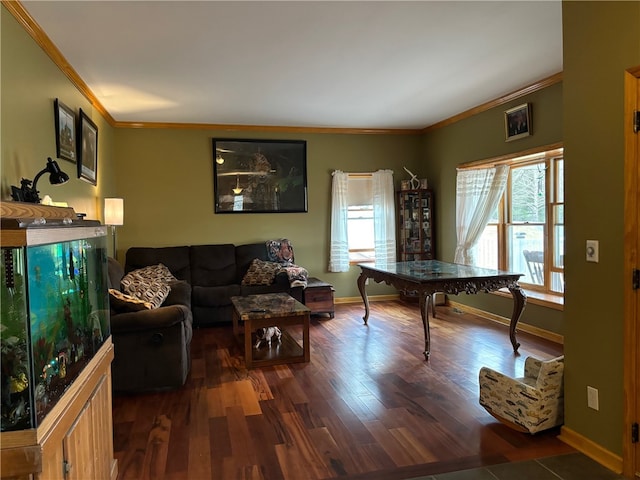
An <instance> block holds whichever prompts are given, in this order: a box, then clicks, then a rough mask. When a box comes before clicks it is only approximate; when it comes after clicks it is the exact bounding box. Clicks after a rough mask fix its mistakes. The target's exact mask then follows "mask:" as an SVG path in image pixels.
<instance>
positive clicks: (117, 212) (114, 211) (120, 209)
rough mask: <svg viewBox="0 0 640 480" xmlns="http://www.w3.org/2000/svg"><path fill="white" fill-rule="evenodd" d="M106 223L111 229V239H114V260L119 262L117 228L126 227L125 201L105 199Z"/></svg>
mask: <svg viewBox="0 0 640 480" xmlns="http://www.w3.org/2000/svg"><path fill="white" fill-rule="evenodd" d="M104 223H105V225H109V226H110V227H111V237H112V238H113V258H115V259H116V260H117V258H118V254H117V252H116V226H120V225H124V199H122V198H105V199H104Z"/></svg>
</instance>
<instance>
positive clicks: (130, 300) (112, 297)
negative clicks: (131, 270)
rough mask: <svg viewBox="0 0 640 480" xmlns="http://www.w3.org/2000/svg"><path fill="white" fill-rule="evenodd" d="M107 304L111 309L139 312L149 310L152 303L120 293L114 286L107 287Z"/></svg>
mask: <svg viewBox="0 0 640 480" xmlns="http://www.w3.org/2000/svg"><path fill="white" fill-rule="evenodd" d="M109 304H110V305H111V308H112V309H113V310H115V311H116V312H121V313H122V312H139V311H140V310H149V309H151V308H152V305H151V304H150V303H149V302H144V301H142V300H139V299H137V298H136V297H132V296H131V295H127V294H126V293H122V292H121V291H120V290H116V289H115V288H110V289H109Z"/></svg>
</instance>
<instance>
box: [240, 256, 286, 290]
mask: <svg viewBox="0 0 640 480" xmlns="http://www.w3.org/2000/svg"><path fill="white" fill-rule="evenodd" d="M281 268H282V267H281V266H280V264H278V263H273V262H265V261H263V260H260V259H259V258H254V259H253V261H252V262H251V265H250V266H249V270H247V273H245V275H244V277H243V278H242V285H271V284H272V283H273V281H274V280H275V278H276V275H277V274H278V272H279V271H280V269H281Z"/></svg>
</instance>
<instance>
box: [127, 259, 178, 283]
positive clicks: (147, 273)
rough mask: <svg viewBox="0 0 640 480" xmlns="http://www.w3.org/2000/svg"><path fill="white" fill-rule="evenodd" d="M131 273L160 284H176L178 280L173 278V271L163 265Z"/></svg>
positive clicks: (151, 266) (150, 266)
mask: <svg viewBox="0 0 640 480" xmlns="http://www.w3.org/2000/svg"><path fill="white" fill-rule="evenodd" d="M131 273H135V274H136V275H137V276H139V277H141V278H143V279H145V280H156V281H158V282H164V283H169V282H175V281H176V280H178V279H177V278H176V277H174V276H173V274H172V273H171V270H169V267H167V266H166V265H164V264H163V263H159V264H157V265H149V266H148V267H143V268H139V269H138V270H134V271H133V272H131Z"/></svg>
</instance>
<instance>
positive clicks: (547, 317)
mask: <svg viewBox="0 0 640 480" xmlns="http://www.w3.org/2000/svg"><path fill="white" fill-rule="evenodd" d="M525 102H529V103H531V115H532V116H531V121H532V128H531V131H532V135H531V136H529V137H525V138H522V139H519V140H514V141H511V142H506V141H505V133H504V111H505V110H508V109H509V108H511V107H514V106H516V105H520V104H522V103H525ZM460 139H463V140H462V141H461V140H460ZM561 141H562V83H557V84H555V85H552V86H550V87H547V88H545V89H543V90H540V91H537V92H535V93H533V94H530V95H527V96H525V97H521V98H518V99H517V100H514V101H511V102H509V103H506V104H504V105H501V106H500V107H496V108H492V109H490V110H488V111H486V112H483V113H480V114H477V115H474V116H473V117H470V118H466V119H464V120H461V121H458V122H456V123H454V124H452V125H449V126H447V127H445V128H439V129H435V130H433V131H430V132H428V133H426V134H425V136H424V146H423V151H424V154H423V155H424V164H423V167H422V169H423V172H422V173H423V174H425V175H426V176H427V178H428V179H429V185H431V186H432V187H433V189H434V190H435V192H436V219H437V220H436V225H437V231H436V238H437V241H436V251H437V254H436V256H437V258H439V259H441V260H444V261H448V262H453V258H454V255H455V250H456V167H457V166H458V165H460V164H462V163H467V162H472V161H475V160H483V159H489V158H495V157H499V156H501V155H506V154H509V153H516V152H521V151H525V150H530V149H532V148H535V147H540V146H544V145H550V144H553V143H557V142H561ZM452 300H454V301H456V302H460V303H464V304H467V305H470V306H472V307H474V308H478V309H481V310H485V311H489V312H494V313H496V314H498V315H501V316H502V317H506V318H510V317H511V313H512V310H513V300H512V299H511V297H501V296H497V295H465V294H461V295H458V296H456V297H453V298H452ZM521 321H522V322H523V323H527V324H530V325H533V326H535V327H538V328H543V329H545V330H549V331H552V332H556V333H559V334H563V333H564V322H563V315H562V312H561V311H558V310H552V309H549V308H545V307H540V306H538V305H533V304H531V303H529V304H528V305H527V307H526V309H525V311H524V314H523V316H522V319H521Z"/></svg>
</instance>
